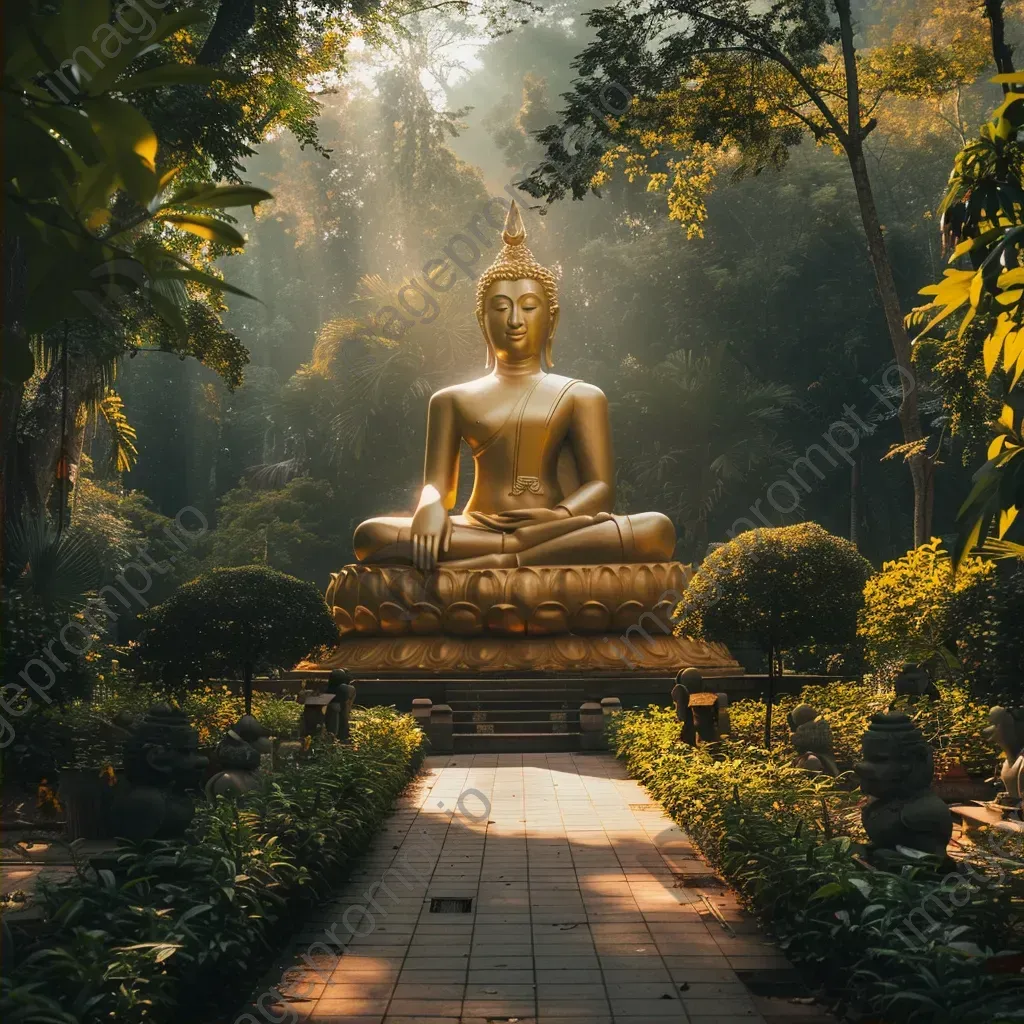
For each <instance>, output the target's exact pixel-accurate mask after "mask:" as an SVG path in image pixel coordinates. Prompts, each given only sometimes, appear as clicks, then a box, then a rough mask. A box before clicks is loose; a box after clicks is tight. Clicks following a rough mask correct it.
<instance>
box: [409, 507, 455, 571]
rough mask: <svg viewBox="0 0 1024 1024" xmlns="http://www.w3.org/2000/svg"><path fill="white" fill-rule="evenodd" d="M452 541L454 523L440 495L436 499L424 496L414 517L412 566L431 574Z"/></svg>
mask: <svg viewBox="0 0 1024 1024" xmlns="http://www.w3.org/2000/svg"><path fill="white" fill-rule="evenodd" d="M431 490H433V488H431ZM424 491H426V488H424ZM434 493H435V494H436V493H437V492H436V491H434ZM451 541H452V521H451V519H450V518H449V517H448V511H447V509H445V507H444V505H442V504H441V498H440V495H438V497H436V498H434V497H433V496H432V495H428V494H424V495H423V497H422V498H421V499H420V504H419V507H418V508H417V509H416V512H415V513H414V514H413V517H412V564H413V565H415V566H416V568H417V569H419V570H421V571H422V572H430V571H431V570H432V569H433V568H434V567H435V566H436V565H437V556H438V554H439V553H440V552H442V551H447V550H448V549H449V547H450V546H451Z"/></svg>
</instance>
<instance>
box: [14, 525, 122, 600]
mask: <svg viewBox="0 0 1024 1024" xmlns="http://www.w3.org/2000/svg"><path fill="white" fill-rule="evenodd" d="M7 551H8V580H7V581H6V582H7V583H8V585H9V586H12V587H17V588H19V589H22V590H25V591H27V592H28V593H30V594H32V596H34V597H36V598H38V599H39V601H41V602H42V603H43V605H45V606H46V607H47V608H52V609H55V610H57V611H71V610H74V609H76V608H80V607H82V605H84V604H85V599H86V596H87V594H88V593H89V591H91V590H94V589H95V588H96V587H97V586H99V583H100V580H101V578H102V573H101V569H100V564H99V560H98V559H97V558H96V554H95V552H94V550H93V547H92V544H91V542H90V541H89V539H88V538H87V537H86V536H85V535H83V534H79V533H75V532H74V531H65V532H63V533H59V532H58V531H57V529H56V528H55V527H54V526H53V524H52V523H51V522H50V521H49V520H48V519H46V518H45V517H44V516H41V515H34V516H23V517H22V518H21V519H16V520H12V521H11V522H10V523H8V526H7Z"/></svg>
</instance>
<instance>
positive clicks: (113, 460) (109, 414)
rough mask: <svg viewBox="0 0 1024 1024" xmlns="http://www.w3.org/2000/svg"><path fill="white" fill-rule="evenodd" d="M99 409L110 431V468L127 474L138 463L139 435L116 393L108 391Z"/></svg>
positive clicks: (99, 403) (111, 390)
mask: <svg viewBox="0 0 1024 1024" xmlns="http://www.w3.org/2000/svg"><path fill="white" fill-rule="evenodd" d="M97 408H98V409H99V411H100V413H102V415H103V419H104V420H105V421H106V424H107V429H108V430H109V431H110V459H109V468H110V469H111V471H113V472H115V473H127V472H128V471H129V470H131V469H132V468H134V466H135V463H136V462H137V461H138V458H139V449H138V446H137V445H136V441H138V435H137V434H136V432H135V428H134V427H133V426H132V425H131V424H130V423H129V422H128V417H127V416H126V415H125V411H124V402H123V401H122V400H121V396H120V395H119V394H118V393H117V392H116V391H114V390H113V389H108V390H107V393H106V394H105V395H104V396H103V398H102V399H100V401H99V402H98V403H97Z"/></svg>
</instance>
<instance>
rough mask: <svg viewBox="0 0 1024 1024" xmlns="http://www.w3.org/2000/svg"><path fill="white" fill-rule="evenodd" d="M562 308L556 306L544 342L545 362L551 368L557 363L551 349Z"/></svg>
mask: <svg viewBox="0 0 1024 1024" xmlns="http://www.w3.org/2000/svg"><path fill="white" fill-rule="evenodd" d="M559 312H560V310H559V309H558V308H557V307H556V308H555V309H554V311H553V312H552V314H551V330H550V331H548V337H547V340H546V341H545V342H544V363H545V365H546V366H547V368H548V369H549V370H550V369H551V367H552V366H554V365H555V361H554V359H553V358H552V357H551V349H552V347H553V346H554V342H555V331H556V330H557V328H558V314H559Z"/></svg>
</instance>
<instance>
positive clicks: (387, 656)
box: [297, 623, 743, 676]
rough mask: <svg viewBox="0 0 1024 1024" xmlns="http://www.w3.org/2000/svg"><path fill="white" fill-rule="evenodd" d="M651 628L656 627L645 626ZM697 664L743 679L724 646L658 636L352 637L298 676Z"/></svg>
mask: <svg viewBox="0 0 1024 1024" xmlns="http://www.w3.org/2000/svg"><path fill="white" fill-rule="evenodd" d="M648 625H649V626H650V625H651V624H650V623H648ZM689 666H693V667H694V668H698V669H700V671H701V672H702V673H704V675H706V676H736V675H742V674H743V669H742V668H741V667H740V665H739V663H738V662H737V661H736V660H735V659H734V658H733V657H732V655H730V654H729V652H728V650H727V649H726V648H725V647H724V646H723V645H722V644H704V643H700V642H699V641H696V640H690V639H687V638H683V637H674V636H664V635H662V634H660V633H659V632H657V631H656V632H655V635H651V634H650V631H649V630H648V631H647V635H646V636H644V635H636V630H633V631H632V632H631V634H630V635H629V636H628V637H627V636H626V635H624V634H623V633H618V634H609V633H605V634H597V635H595V634H584V635H579V634H572V633H568V634H561V635H557V636H536V637H531V636H523V637H499V636H494V637H459V636H445V635H440V636H438V635H434V636H415V635H406V636H390V637H388V636H374V637H361V636H358V635H355V636H353V635H349V636H347V637H345V639H343V640H342V642H341V643H340V644H339V645H338V646H337V647H336V648H335V649H334V651H333V652H332V653H331V654H330V656H329V657H327V658H326V659H325V660H324V661H322V662H318V663H312V662H304V663H303V664H301V665H299V666H297V667H298V669H299V670H309V669H317V670H327V669H332V668H344V669H346V670H347V671H349V672H352V673H354V674H355V675H357V676H359V675H369V676H373V675H376V674H378V673H382V674H391V673H398V672H403V673H404V672H413V673H417V674H418V673H423V674H424V675H444V674H456V675H461V674H473V675H476V674H482V675H489V674H498V673H510V672H511V673H516V672H519V673H521V672H530V673H533V672H536V673H558V674H560V675H565V674H568V673H594V672H607V673H609V674H615V675H623V674H627V673H632V672H638V673H644V672H646V673H651V672H656V673H659V674H660V673H665V675H666V676H668V675H674V674H675V673H676V672H678V671H679V669H681V668H687V667H689Z"/></svg>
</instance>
